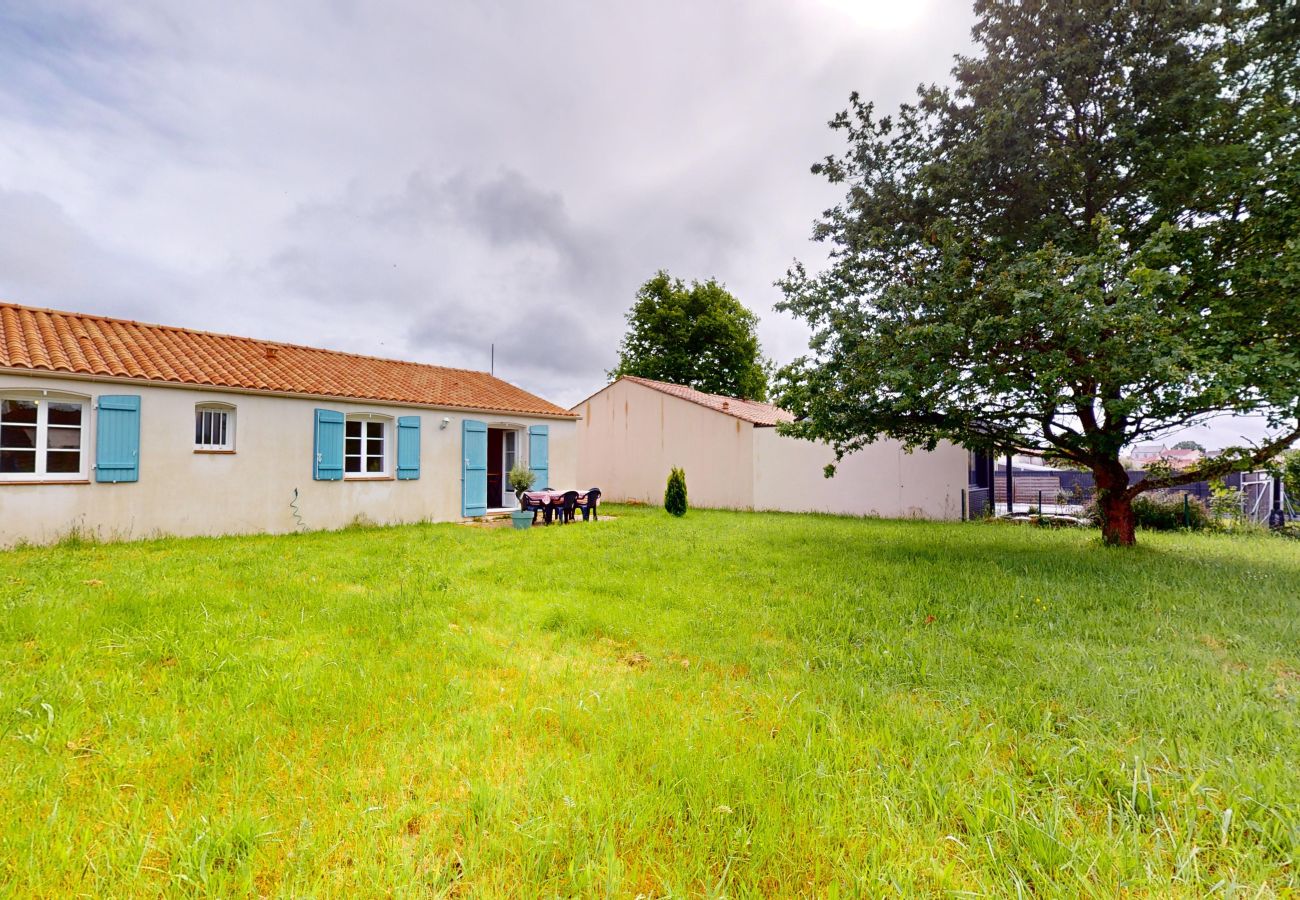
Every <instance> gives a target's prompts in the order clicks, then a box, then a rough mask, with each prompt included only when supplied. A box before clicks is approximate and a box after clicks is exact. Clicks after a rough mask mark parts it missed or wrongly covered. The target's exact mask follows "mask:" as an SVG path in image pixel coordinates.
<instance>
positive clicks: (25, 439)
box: [0, 395, 87, 481]
mask: <svg viewBox="0 0 1300 900" xmlns="http://www.w3.org/2000/svg"><path fill="white" fill-rule="evenodd" d="M86 420H87V417H86V401H85V400H81V399H73V398H67V399H64V398H50V397H48V396H45V395H39V396H37V395H12V396H7V397H3V398H0V481H72V480H79V479H83V478H85V477H86V453H85V446H86V445H85V438H84V437H83V435H84V432H85V427H84V426H85V425H86V424H87V421H86Z"/></svg>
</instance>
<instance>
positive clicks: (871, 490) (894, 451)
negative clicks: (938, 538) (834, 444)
mask: <svg viewBox="0 0 1300 900" xmlns="http://www.w3.org/2000/svg"><path fill="white" fill-rule="evenodd" d="M834 461H835V453H834V451H833V450H831V448H830V447H829V446H827V445H826V444H822V443H816V442H813V441H803V440H798V439H796V438H792V437H787V436H785V435H781V434H778V433H777V431H776V429H774V428H758V429H755V430H754V508H755V509H780V510H786V511H790V512H828V513H841V514H846V515H857V516H882V517H884V518H927V519H959V518H961V491H962V489H963V488H965V487H966V479H967V471H966V464H967V457H966V450H964V449H963V448H961V447H958V446H957V445H955V444H951V443H947V442H944V443H941V444H940V445H939V446H938V447H936V448H935V449H934V451H933V452H929V453H927V452H925V451H923V450H917V451H916V452H914V453H908V452H906V451H905V450H904V449H903V445H902V444H901V443H899V442H898V441H890V440H881V441H877V442H875V443H874V444H870V445H868V446H867V447H864V448H863V449H862V450H859V451H858V452H856V453H853V454H850V455H849V456H846V457H845V458H844V459H843V460H842V461H841V462H840V463H839V464H838V466H837V467H836V474H835V477H834V478H826V477H824V475H823V474H822V473H823V471H824V469H825V467H826V465H827V464H828V463H833V462H834Z"/></svg>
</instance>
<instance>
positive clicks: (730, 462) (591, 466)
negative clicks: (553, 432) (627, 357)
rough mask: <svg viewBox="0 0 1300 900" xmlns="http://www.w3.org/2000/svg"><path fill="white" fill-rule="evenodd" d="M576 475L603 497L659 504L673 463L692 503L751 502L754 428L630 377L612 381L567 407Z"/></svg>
mask: <svg viewBox="0 0 1300 900" xmlns="http://www.w3.org/2000/svg"><path fill="white" fill-rule="evenodd" d="M573 412H576V413H578V414H579V415H580V416H581V417H582V418H581V419H579V421H578V426H577V459H578V479H579V481H580V482H581V483H582V485H583V486H584V487H598V488H600V489H601V494H602V497H603V498H604V499H606V500H611V501H624V500H635V501H639V502H642V503H652V504H656V505H659V504H662V503H663V498H664V488H665V486H666V485H667V482H668V473H669V471H670V470H671V469H672V467H673V466H680V467H681V468H683V469H684V470H685V471H686V489H687V493H688V495H689V497H690V502H691V504H692V505H695V506H701V507H722V508H730V509H748V508H750V507H752V506H753V505H754V493H753V484H754V443H753V441H754V428H753V426H752V425H750V424H749V423H747V422H742V421H740V420H739V419H735V418H733V417H731V416H728V415H723V414H722V413H719V412H715V411H713V410H711V409H707V408H706V407H703V406H700V405H699V404H696V403H691V402H689V401H687V400H681V399H679V398H677V397H670V396H669V395H667V394H663V393H660V392H659V391H656V390H654V389H652V388H648V387H645V386H644V385H640V384H637V383H635V382H632V381H617V382H615V383H614V384H612V385H610V386H609V387H607V388H605V390H603V391H601V392H600V393H598V394H596V395H595V396H594V397H591V398H590V399H588V400H586V401H584V402H583V403H582V404H580V405H579V406H577V407H575V408H574V409H573Z"/></svg>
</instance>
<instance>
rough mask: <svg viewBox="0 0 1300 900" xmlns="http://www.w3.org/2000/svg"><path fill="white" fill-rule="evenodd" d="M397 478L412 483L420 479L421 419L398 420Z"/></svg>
mask: <svg viewBox="0 0 1300 900" xmlns="http://www.w3.org/2000/svg"><path fill="white" fill-rule="evenodd" d="M397 477H398V478H399V479H401V480H402V481H411V480H413V479H416V478H419V477H420V417H419V416H399V417H398V419H397Z"/></svg>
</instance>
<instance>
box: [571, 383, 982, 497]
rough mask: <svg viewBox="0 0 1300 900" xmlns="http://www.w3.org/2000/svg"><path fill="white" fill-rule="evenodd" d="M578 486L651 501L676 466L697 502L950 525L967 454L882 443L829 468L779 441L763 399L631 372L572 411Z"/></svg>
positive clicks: (797, 444) (819, 452) (814, 450)
mask: <svg viewBox="0 0 1300 900" xmlns="http://www.w3.org/2000/svg"><path fill="white" fill-rule="evenodd" d="M573 412H576V413H579V414H580V415H581V420H580V421H579V422H578V426H577V447H578V479H579V481H580V482H581V483H582V484H583V485H584V486H585V485H597V486H599V487H600V488H601V490H602V491H603V497H604V498H605V499H608V500H615V501H618V500H635V501H640V502H645V503H655V504H659V503H662V502H663V495H664V486H665V484H666V482H667V479H668V472H669V470H670V469H671V468H672V467H673V466H680V467H682V468H683V469H685V470H686V484H687V492H688V495H689V498H690V502H691V504H692V505H694V506H704V507H724V508H734V509H758V510H787V511H791V512H810V511H811V512H831V513H845V514H850V515H879V516H888V517H925V518H934V519H956V518H959V517H960V516H961V512H962V491H963V490H964V489H965V488H966V485H967V462H968V457H967V453H966V451H965V450H964V449H963V448H961V447H958V446H956V445H954V444H950V443H946V442H945V443H942V444H940V445H939V446H938V447H937V448H936V449H935V450H934V451H933V452H930V453H927V452H925V451H920V450H918V451H916V452H915V453H907V452H906V451H905V450H904V449H903V446H902V444H900V443H898V442H897V441H889V440H881V441H877V442H876V443H874V444H871V445H869V446H867V447H865V448H863V449H862V450H859V451H858V452H856V453H853V454H851V455H849V456H847V457H845V458H844V460H843V461H842V462H840V463H839V465H838V471H837V474H836V475H835V477H834V478H829V479H828V478H826V477H825V476H824V474H823V470H824V469H825V467H826V465H827V464H828V463H832V462H834V461H835V453H834V451H833V450H832V449H831V448H830V447H829V446H828V445H826V444H822V443H818V442H814V441H805V440H799V439H797V438H793V437H788V436H786V435H782V434H778V433H777V429H776V427H775V426H776V425H777V424H778V423H780V422H790V421H792V417H791V416H790V414H789V413H788V412H786V411H784V410H782V409H778V408H777V407H775V406H772V405H771V404H767V403H756V402H753V401H749V400H739V399H736V398H734V397H723V396H719V395H716V394H705V393H701V392H700V391H696V390H692V389H691V388H687V387H681V386H678V385H673V384H666V383H664V382H661V381H651V380H649V379H647V378H635V377H631V376H627V377H623V378H620V379H619V380H617V381H615V382H614V383H613V384H610V385H607V386H606V387H604V388H602V389H601V390H600V391H598V392H596V393H595V394H593V395H592V396H591V397H589V398H587V399H586V400H584V401H583V402H582V403H580V404H578V405H577V406H575V407H573Z"/></svg>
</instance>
